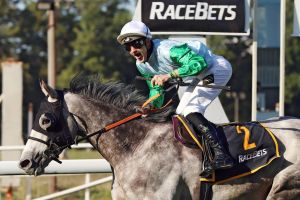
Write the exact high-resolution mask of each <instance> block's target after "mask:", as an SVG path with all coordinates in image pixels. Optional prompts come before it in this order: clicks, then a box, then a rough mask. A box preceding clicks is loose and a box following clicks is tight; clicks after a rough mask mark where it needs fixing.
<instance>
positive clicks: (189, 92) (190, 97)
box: [176, 56, 232, 116]
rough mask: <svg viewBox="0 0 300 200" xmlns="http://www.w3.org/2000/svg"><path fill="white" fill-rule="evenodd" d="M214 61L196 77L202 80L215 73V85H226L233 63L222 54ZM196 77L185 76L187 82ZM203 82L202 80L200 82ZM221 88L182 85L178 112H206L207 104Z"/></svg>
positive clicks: (184, 113)
mask: <svg viewBox="0 0 300 200" xmlns="http://www.w3.org/2000/svg"><path fill="white" fill-rule="evenodd" d="M215 58H216V59H215V61H214V63H213V64H212V65H211V66H209V68H207V69H205V70H204V71H203V72H201V73H200V74H198V75H197V76H196V77H197V78H199V79H200V80H202V79H203V78H204V77H206V76H208V75H210V74H213V75H214V83H213V85H223V86H225V85H226V84H227V82H228V81H229V79H230V77H231V74H232V68H231V64H230V63H229V62H228V61H227V60H226V59H224V58H223V57H222V56H215ZM193 78H195V77H186V78H184V81H185V82H191V81H192V80H193ZM198 84H201V81H200V82H199V83H198ZM220 92H221V89H213V88H205V87H194V86H188V87H180V88H179V90H178V94H179V98H180V103H179V105H178V107H177V109H176V113H177V114H181V115H183V116H187V115H188V114H190V113H193V112H198V113H201V114H204V112H205V110H206V108H207V106H208V105H209V104H210V103H211V102H212V101H213V100H214V99H215V98H216V97H217V96H218V95H219V94H220Z"/></svg>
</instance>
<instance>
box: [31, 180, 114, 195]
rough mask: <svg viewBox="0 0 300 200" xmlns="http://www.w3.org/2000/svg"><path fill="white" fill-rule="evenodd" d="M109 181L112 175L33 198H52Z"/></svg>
mask: <svg viewBox="0 0 300 200" xmlns="http://www.w3.org/2000/svg"><path fill="white" fill-rule="evenodd" d="M109 181H112V176H109V177H106V178H102V179H99V180H96V181H93V182H90V183H87V184H84V185H80V186H77V187H73V188H70V189H67V190H64V191H60V192H56V193H53V194H49V195H46V196H43V197H39V198H36V199H34V200H48V199H54V198H57V197H61V196H65V195H67V194H71V193H74V192H78V191H80V190H84V189H87V188H90V187H93V186H96V185H100V184H103V183H106V182H109Z"/></svg>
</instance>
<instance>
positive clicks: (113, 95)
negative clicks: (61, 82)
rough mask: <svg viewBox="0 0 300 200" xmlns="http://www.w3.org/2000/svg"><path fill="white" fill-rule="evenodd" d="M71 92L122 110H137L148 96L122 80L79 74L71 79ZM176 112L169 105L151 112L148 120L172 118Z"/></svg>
mask: <svg viewBox="0 0 300 200" xmlns="http://www.w3.org/2000/svg"><path fill="white" fill-rule="evenodd" d="M68 91H69V92H71V93H74V94H78V95H80V96H82V98H84V99H87V100H90V101H94V102H97V103H102V104H109V105H111V106H114V107H116V108H119V109H120V111H122V112H124V113H125V112H126V113H128V112H130V113H133V112H135V109H136V107H137V106H141V105H142V104H143V103H144V102H145V101H146V100H147V97H145V96H144V95H142V93H141V92H139V91H138V90H136V89H135V87H134V86H133V85H126V84H124V83H121V82H108V83H101V81H100V77H99V76H98V75H95V76H84V75H77V76H75V77H74V78H73V79H72V80H71V81H70V87H69V89H68ZM173 113H174V107H173V106H168V107H167V108H165V109H162V110H161V111H159V112H157V113H155V114H150V115H148V117H146V118H145V119H146V120H151V121H155V122H163V121H167V120H169V119H170V116H171V115H172V114H173Z"/></svg>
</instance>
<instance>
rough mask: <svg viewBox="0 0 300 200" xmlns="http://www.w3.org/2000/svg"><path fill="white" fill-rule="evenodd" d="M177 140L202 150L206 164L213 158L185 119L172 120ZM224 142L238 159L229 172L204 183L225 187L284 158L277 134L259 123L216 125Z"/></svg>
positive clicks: (217, 175)
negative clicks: (228, 182)
mask: <svg viewBox="0 0 300 200" xmlns="http://www.w3.org/2000/svg"><path fill="white" fill-rule="evenodd" d="M172 122H173V131H174V137H175V138H176V139H177V140H178V141H179V142H181V143H182V144H183V145H185V146H187V147H189V148H198V149H201V150H202V153H203V162H207V161H208V160H209V159H210V157H211V152H210V148H209V147H208V145H207V144H206V142H205V140H203V138H201V136H200V137H199V136H198V135H199V134H196V133H195V131H194V129H193V127H192V125H191V124H190V123H189V122H188V121H187V120H186V119H185V118H184V117H183V116H181V115H174V116H173V117H172ZM215 127H216V130H217V135H218V138H219V140H220V142H221V143H222V144H223V146H224V147H225V148H226V149H227V151H228V153H229V154H230V155H231V157H232V158H233V159H234V162H235V165H234V166H233V167H232V168H229V169H220V170H215V171H214V173H213V174H212V175H211V176H210V177H206V178H204V177H200V181H201V182H209V183H221V182H226V181H229V180H232V179H236V178H240V177H243V176H247V175H250V174H253V173H255V172H257V171H258V170H259V169H262V168H263V167H266V166H267V165H269V164H270V163H271V162H272V161H273V160H274V159H275V158H278V157H280V152H279V144H278V142H277V139H276V137H275V136H274V134H273V133H272V132H271V131H270V130H269V129H267V128H266V127H263V126H262V125H261V124H260V123H259V122H245V123H237V122H234V123H228V124H220V125H215Z"/></svg>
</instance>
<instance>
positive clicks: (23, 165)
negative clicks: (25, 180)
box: [20, 159, 30, 168]
mask: <svg viewBox="0 0 300 200" xmlns="http://www.w3.org/2000/svg"><path fill="white" fill-rule="evenodd" d="M29 164H30V160H28V159H26V160H23V161H21V162H20V167H21V168H25V167H28V165H29Z"/></svg>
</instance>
